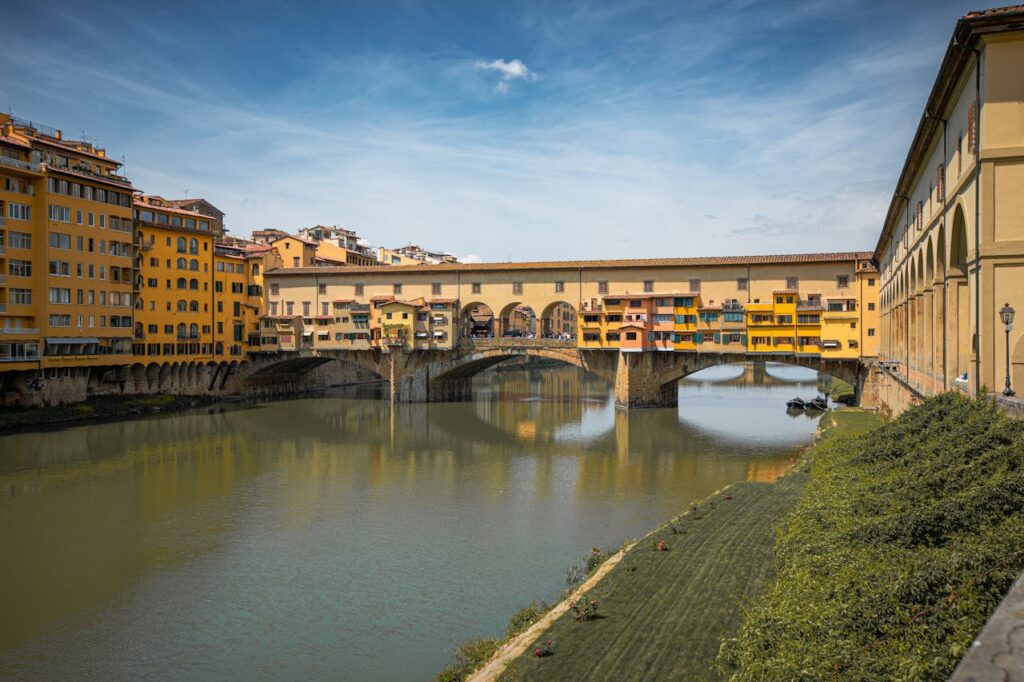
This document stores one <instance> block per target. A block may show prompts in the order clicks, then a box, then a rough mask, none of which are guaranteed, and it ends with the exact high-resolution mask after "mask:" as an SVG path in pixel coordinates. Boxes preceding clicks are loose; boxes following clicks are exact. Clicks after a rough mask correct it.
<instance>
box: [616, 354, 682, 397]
mask: <svg viewBox="0 0 1024 682" xmlns="http://www.w3.org/2000/svg"><path fill="white" fill-rule="evenodd" d="M656 355H657V353H656V352H641V353H620V354H619V362H618V367H617V368H616V372H615V406H616V407H622V408H626V409H629V408H636V407H673V406H675V405H677V404H678V403H679V395H678V390H679V388H678V386H677V385H676V382H675V381H670V382H668V383H662V382H661V379H660V377H659V376H658V372H657V371H656V369H655V364H654V358H655V356H656Z"/></svg>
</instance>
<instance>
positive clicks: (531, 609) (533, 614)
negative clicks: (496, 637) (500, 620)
mask: <svg viewBox="0 0 1024 682" xmlns="http://www.w3.org/2000/svg"><path fill="white" fill-rule="evenodd" d="M550 609H551V607H550V606H549V605H548V604H547V602H543V601H542V602H533V603H531V604H530V605H529V606H527V607H525V608H522V609H519V610H518V611H516V612H515V613H513V614H512V617H511V618H510V619H509V621H508V627H507V628H505V636H506V637H508V638H509V639H512V638H513V637H515V636H516V635H518V634H519V633H521V632H525V631H526V629H527V628H528V627H530V626H531V625H533V624H534V623H536V622H537V621H538V620H540V617H541V616H543V615H544V614H545V613H547V612H548V610H550Z"/></svg>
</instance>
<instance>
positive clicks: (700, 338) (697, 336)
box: [693, 332, 704, 344]
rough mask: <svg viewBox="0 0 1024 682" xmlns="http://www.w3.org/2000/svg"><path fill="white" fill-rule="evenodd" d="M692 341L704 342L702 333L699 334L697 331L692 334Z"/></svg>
mask: <svg viewBox="0 0 1024 682" xmlns="http://www.w3.org/2000/svg"><path fill="white" fill-rule="evenodd" d="M693 342H694V343H696V344H701V343H704V335H703V334H701V333H700V332H697V333H696V334H694V335H693Z"/></svg>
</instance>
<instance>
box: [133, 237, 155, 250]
mask: <svg viewBox="0 0 1024 682" xmlns="http://www.w3.org/2000/svg"><path fill="white" fill-rule="evenodd" d="M153 239H154V238H153V237H150V238H149V239H145V240H142V241H139V242H136V244H135V245H136V246H137V247H138V248H140V249H142V250H143V251H149V250H151V249H152V248H153Z"/></svg>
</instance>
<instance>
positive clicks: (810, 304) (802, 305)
mask: <svg viewBox="0 0 1024 682" xmlns="http://www.w3.org/2000/svg"><path fill="white" fill-rule="evenodd" d="M796 309H797V310H821V301H797V302H796Z"/></svg>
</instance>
